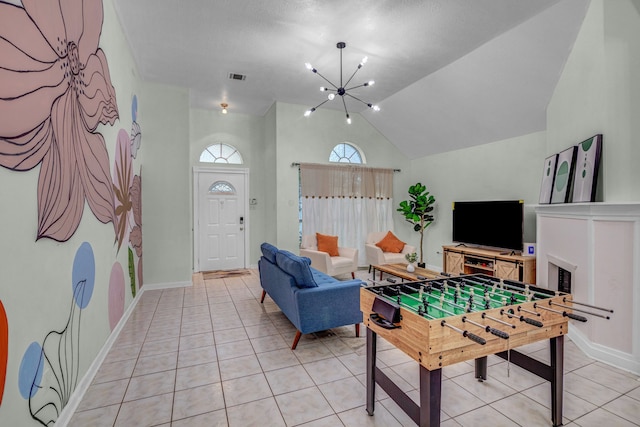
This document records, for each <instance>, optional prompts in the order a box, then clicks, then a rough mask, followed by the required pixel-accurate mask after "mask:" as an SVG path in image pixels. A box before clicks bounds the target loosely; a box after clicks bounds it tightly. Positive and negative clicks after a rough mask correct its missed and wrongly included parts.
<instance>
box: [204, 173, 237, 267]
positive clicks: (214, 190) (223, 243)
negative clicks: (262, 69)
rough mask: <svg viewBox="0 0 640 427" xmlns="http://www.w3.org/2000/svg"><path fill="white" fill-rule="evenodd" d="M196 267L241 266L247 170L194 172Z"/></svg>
mask: <svg viewBox="0 0 640 427" xmlns="http://www.w3.org/2000/svg"><path fill="white" fill-rule="evenodd" d="M195 177H196V179H195V181H196V182H195V187H196V204H197V207H196V209H197V211H196V209H194V212H196V215H197V218H196V221H195V230H194V233H195V236H194V237H195V239H194V241H196V252H197V253H196V263H197V264H196V266H195V267H196V270H198V271H208V270H229V269H234V268H244V267H245V266H246V264H245V249H246V247H245V246H246V244H245V233H246V226H247V217H246V212H245V210H246V197H245V191H246V187H245V185H246V183H247V176H246V170H240V171H224V172H217V171H206V170H197V171H196V172H195Z"/></svg>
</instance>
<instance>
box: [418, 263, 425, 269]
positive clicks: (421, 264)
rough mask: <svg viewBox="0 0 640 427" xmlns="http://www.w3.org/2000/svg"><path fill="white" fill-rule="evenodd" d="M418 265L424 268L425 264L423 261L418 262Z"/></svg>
mask: <svg viewBox="0 0 640 427" xmlns="http://www.w3.org/2000/svg"><path fill="white" fill-rule="evenodd" d="M418 267H420V268H425V267H426V264H425V263H424V262H419V263H418Z"/></svg>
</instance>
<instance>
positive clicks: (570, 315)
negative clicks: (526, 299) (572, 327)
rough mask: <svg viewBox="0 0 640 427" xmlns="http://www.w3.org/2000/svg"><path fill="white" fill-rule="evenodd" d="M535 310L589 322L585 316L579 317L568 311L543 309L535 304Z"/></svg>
mask: <svg viewBox="0 0 640 427" xmlns="http://www.w3.org/2000/svg"><path fill="white" fill-rule="evenodd" d="M533 308H540V309H542V310H547V311H550V312H552V313H556V314H561V315H563V316H564V317H568V318H569V319H573V320H577V321H579V322H586V321H587V318H586V317H584V316H579V315H577V314H573V313H567V312H566V311H560V310H554V309H553V308H547V307H542V306H541V305H540V304H538V303H534V304H533Z"/></svg>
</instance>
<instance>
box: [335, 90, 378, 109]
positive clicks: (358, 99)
mask: <svg viewBox="0 0 640 427" xmlns="http://www.w3.org/2000/svg"><path fill="white" fill-rule="evenodd" d="M345 95H347V96H350V97H351V98H353V99H355V100H356V101H360V102H362V103H363V104H364V105H366V106H367V107H369V108H371V104H369V103H368V102H364V101H363V100H362V99H360V98H358V97H356V96H353V95H351V94H350V93H345ZM342 101H343V102H344V97H343V98H342ZM345 108H346V107H345Z"/></svg>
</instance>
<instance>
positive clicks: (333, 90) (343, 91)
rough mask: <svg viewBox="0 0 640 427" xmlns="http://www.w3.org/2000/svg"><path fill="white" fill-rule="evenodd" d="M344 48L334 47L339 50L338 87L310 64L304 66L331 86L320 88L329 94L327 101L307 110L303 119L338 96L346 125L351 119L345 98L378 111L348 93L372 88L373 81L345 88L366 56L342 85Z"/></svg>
mask: <svg viewBox="0 0 640 427" xmlns="http://www.w3.org/2000/svg"><path fill="white" fill-rule="evenodd" d="M346 46H347V44H346V43H345V42H338V44H336V47H337V48H338V49H340V86H338V85H335V84H333V83H331V82H330V81H329V80H328V79H327V78H326V77H325V76H323V75H322V74H320V72H319V71H318V70H316V69H315V68H313V66H312V65H311V64H309V63H308V62H307V63H306V64H305V66H306V67H307V69H308V70H310V71H311V72H313V73H314V74H317V75H319V76H320V77H322V78H323V79H324V80H325V81H326V82H327V83H329V84H330V85H331V87H324V86H322V87H321V88H320V92H329V95H327V99H325V100H324V101H322V102H321V103H320V104H318V105H316V106H315V107H313V108H312V109H310V110H307V111H306V112H305V113H304V116H305V117H309V116H310V115H311V113H313V112H314V111H316V110H317V109H318V108H319V107H321V106H322V105H323V104H325V103H326V102H329V101H333V100H334V99H335V97H336V95H338V96H340V97H341V98H342V105H343V106H344V113H345V114H346V116H347V123H348V124H351V117H349V110H347V102H346V101H345V96H348V97H350V98H353V99H355V100H356V101H360V102H362V103H363V104H364V105H366V106H367V107H369V108H371V109H372V110H374V111H380V107H378V106H377V105H372V104H369V103H368V102H364V101H363V100H362V99H360V98H358V97H357V96H354V95H353V94H352V93H351V92H350V91H352V90H353V89H357V88H360V87H367V86H373V84H374V83H375V82H374V81H373V80H370V81H368V82H366V83H362V84H360V85H357V86H352V87H347V86H348V85H349V83H350V82H351V80H352V79H353V77H354V76H355V75H356V73H357V72H358V70H360V68H362V66H363V65H364V64H366V63H367V57H366V56H365V57H364V58H363V59H362V61H360V64H358V67H357V68H356V70H355V71H354V72H353V74H351V77H349V80H347V82H346V83H344V84H343V83H342V49H344V48H345V47H346Z"/></svg>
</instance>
